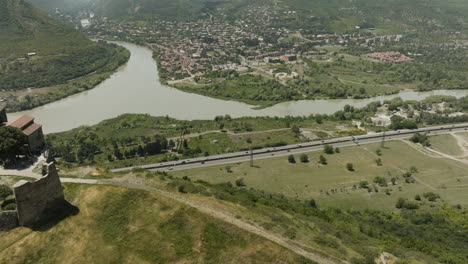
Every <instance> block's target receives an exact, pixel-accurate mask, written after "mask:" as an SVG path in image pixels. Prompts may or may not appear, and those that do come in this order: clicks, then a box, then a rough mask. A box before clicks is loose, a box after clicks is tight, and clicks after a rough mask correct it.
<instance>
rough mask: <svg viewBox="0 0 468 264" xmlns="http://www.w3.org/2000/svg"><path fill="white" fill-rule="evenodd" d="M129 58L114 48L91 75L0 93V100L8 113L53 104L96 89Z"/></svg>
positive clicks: (119, 47)
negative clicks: (109, 55) (5, 104)
mask: <svg viewBox="0 0 468 264" xmlns="http://www.w3.org/2000/svg"><path fill="white" fill-rule="evenodd" d="M129 58H130V52H129V51H128V50H127V49H125V48H124V47H121V46H118V47H116V51H115V54H114V55H113V56H112V57H111V58H110V59H109V62H108V63H107V64H106V66H105V67H104V68H102V69H98V70H97V71H95V72H93V73H90V74H87V75H84V76H82V77H78V78H75V79H72V80H68V81H67V82H65V83H62V84H58V85H54V86H50V87H42V88H28V89H21V90H14V91H0V98H3V100H5V101H6V102H7V104H8V109H7V110H8V112H10V113H12V112H18V111H24V110H30V109H33V108H36V107H39V106H43V105H46V104H49V103H53V102H56V101H58V100H61V99H63V98H66V97H69V96H71V95H74V94H78V93H81V92H84V91H87V90H90V89H93V88H95V87H97V86H98V85H99V84H101V83H102V82H103V81H105V80H107V79H108V78H110V77H111V76H112V74H114V73H115V72H116V71H117V70H118V69H119V68H120V67H121V66H122V65H124V64H125V63H127V62H128V60H129Z"/></svg>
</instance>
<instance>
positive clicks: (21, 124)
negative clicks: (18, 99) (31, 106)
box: [8, 115, 34, 130]
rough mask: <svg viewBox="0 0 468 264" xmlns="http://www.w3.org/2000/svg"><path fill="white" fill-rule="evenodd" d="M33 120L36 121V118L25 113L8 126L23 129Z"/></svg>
mask: <svg viewBox="0 0 468 264" xmlns="http://www.w3.org/2000/svg"><path fill="white" fill-rule="evenodd" d="M31 122H34V118H32V117H30V116H27V115H24V116H21V117H19V118H18V119H16V120H15V121H13V122H11V123H8V126H11V127H16V128H19V129H21V130H23V129H25V128H26V126H27V125H29V124H30V123H31Z"/></svg>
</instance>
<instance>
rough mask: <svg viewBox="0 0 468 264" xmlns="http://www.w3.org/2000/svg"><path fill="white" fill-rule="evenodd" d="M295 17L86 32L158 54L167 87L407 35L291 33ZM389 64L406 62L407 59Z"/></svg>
mask: <svg viewBox="0 0 468 264" xmlns="http://www.w3.org/2000/svg"><path fill="white" fill-rule="evenodd" d="M294 14H295V11H284V13H281V14H280V13H279V12H274V11H270V10H269V8H268V7H267V6H260V7H256V8H255V10H250V11H249V12H247V13H246V14H243V15H242V16H241V18H239V19H238V20H235V21H234V22H232V21H231V20H230V19H228V15H227V14H224V13H223V12H221V13H220V14H219V15H217V16H216V17H213V16H210V17H209V18H207V19H201V20H198V21H189V22H181V21H165V20H154V21H153V22H152V23H151V24H150V25H146V26H141V25H135V24H123V23H118V22H115V21H112V20H110V19H107V18H103V19H97V18H94V19H91V18H90V19H89V20H90V21H93V23H94V25H93V26H92V27H88V26H87V29H86V30H87V31H88V33H90V34H93V35H95V36H97V37H101V38H105V37H107V38H108V37H110V38H111V39H119V40H126V41H133V42H137V43H140V44H145V45H146V46H147V47H150V48H151V49H153V50H154V52H155V58H156V59H157V61H158V63H159V66H160V78H161V80H163V81H174V80H181V79H184V78H187V77H196V76H202V75H204V74H206V73H208V72H211V71H216V70H234V71H236V72H239V73H242V72H247V71H249V70H251V71H252V70H254V71H255V70H256V69H255V67H252V66H259V65H264V64H275V63H291V62H296V61H300V60H301V59H302V58H307V57H312V56H325V55H327V54H328V53H329V51H328V49H327V48H330V47H333V46H338V47H345V46H347V45H349V44H351V43H353V44H356V45H361V46H363V47H372V46H377V45H383V44H384V43H389V42H400V41H402V40H403V39H404V36H403V35H384V36H376V35H374V34H373V33H372V32H369V31H364V30H363V31H359V30H356V31H355V32H353V33H350V34H336V33H323V32H312V31H311V30H304V29H299V30H296V31H292V30H290V29H288V28H286V27H284V26H277V25H280V24H281V23H280V22H284V20H286V21H287V20H288V16H291V15H294ZM386 61H388V62H395V63H401V62H407V61H410V60H408V59H405V60H400V61H391V60H386Z"/></svg>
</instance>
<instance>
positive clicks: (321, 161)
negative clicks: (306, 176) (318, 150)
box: [319, 155, 327, 165]
mask: <svg viewBox="0 0 468 264" xmlns="http://www.w3.org/2000/svg"><path fill="white" fill-rule="evenodd" d="M319 163H320V164H322V165H327V159H326V158H325V157H324V156H323V155H320V157H319Z"/></svg>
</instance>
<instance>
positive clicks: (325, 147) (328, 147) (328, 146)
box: [323, 145, 335, 154]
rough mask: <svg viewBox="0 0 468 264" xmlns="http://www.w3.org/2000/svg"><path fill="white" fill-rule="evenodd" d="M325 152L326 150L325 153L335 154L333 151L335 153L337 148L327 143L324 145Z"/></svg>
mask: <svg viewBox="0 0 468 264" xmlns="http://www.w3.org/2000/svg"><path fill="white" fill-rule="evenodd" d="M323 152H325V154H333V153H335V150H334V149H333V147H332V146H330V145H325V146H323Z"/></svg>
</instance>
